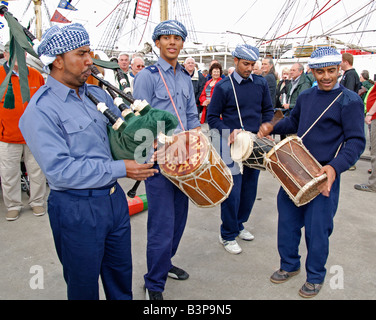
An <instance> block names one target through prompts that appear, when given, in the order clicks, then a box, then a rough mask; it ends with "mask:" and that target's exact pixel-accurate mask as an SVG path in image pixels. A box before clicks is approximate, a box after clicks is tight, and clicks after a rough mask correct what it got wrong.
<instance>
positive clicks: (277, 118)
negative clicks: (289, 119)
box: [270, 109, 284, 127]
mask: <svg viewBox="0 0 376 320" xmlns="http://www.w3.org/2000/svg"><path fill="white" fill-rule="evenodd" d="M275 110H276V112H275V113H274V117H273V119H272V121H271V122H270V123H271V125H272V126H273V127H274V126H275V125H276V124H277V123H278V122H279V121H281V120H282V119H283V118H284V115H283V112H282V110H281V109H275Z"/></svg>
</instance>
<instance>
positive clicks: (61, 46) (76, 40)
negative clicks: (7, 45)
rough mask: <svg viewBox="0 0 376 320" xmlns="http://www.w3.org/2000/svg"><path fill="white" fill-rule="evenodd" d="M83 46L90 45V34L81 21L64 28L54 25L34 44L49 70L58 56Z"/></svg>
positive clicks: (46, 69) (46, 68)
mask: <svg viewBox="0 0 376 320" xmlns="http://www.w3.org/2000/svg"><path fill="white" fill-rule="evenodd" d="M83 46H90V39H89V34H88V33H87V31H86V30H85V28H84V27H83V25H81V24H80V23H72V24H70V25H66V26H64V27H62V28H60V27H58V26H53V27H51V28H49V29H48V30H47V31H46V32H45V33H44V34H43V36H42V40H41V42H40V43H39V44H36V45H35V46H34V50H35V52H36V53H37V54H38V56H39V58H40V60H41V61H42V62H43V64H44V65H45V67H44V68H43V69H44V70H45V71H46V72H49V67H48V66H49V65H50V64H51V63H52V62H54V61H55V59H56V56H57V55H59V54H63V53H65V52H69V51H72V50H75V49H77V48H80V47H83Z"/></svg>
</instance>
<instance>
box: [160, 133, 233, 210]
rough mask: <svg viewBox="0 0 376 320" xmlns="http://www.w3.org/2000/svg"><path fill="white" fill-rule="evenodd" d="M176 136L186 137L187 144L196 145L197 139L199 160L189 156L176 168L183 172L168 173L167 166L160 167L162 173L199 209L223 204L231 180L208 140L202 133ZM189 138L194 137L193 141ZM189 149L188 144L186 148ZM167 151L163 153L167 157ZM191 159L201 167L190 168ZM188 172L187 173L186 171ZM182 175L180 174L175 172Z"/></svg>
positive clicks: (168, 165)
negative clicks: (199, 146)
mask: <svg viewBox="0 0 376 320" xmlns="http://www.w3.org/2000/svg"><path fill="white" fill-rule="evenodd" d="M178 135H185V136H186V138H187V139H188V140H189V141H190V142H189V144H191V143H192V142H193V143H196V142H197V140H196V139H197V137H198V138H199V141H200V143H202V145H203V148H202V149H200V150H199V151H198V152H200V153H201V155H200V156H197V155H192V154H189V152H188V153H187V154H188V158H187V159H186V161H185V163H183V164H179V165H178V166H181V167H183V168H184V170H179V169H176V170H175V172H173V171H171V170H170V167H171V165H170V164H169V163H164V164H160V165H159V166H160V170H161V173H162V174H163V175H164V176H165V177H166V178H167V179H169V180H170V181H171V182H172V183H173V184H175V185H176V186H177V187H178V188H179V189H180V190H181V191H182V192H184V193H185V194H186V195H187V196H188V198H189V199H190V200H191V201H192V202H193V203H194V204H195V205H197V206H198V207H204V208H209V207H214V206H217V205H218V204H220V203H222V202H223V201H224V200H226V199H227V198H228V196H229V194H230V192H231V190H232V187H233V178H232V175H231V171H230V169H229V168H228V167H227V166H226V164H225V163H224V161H223V160H222V159H221V157H220V156H219V155H218V153H217V152H216V150H215V149H214V148H213V147H212V145H211V144H210V143H209V140H208V138H207V137H206V136H205V135H204V134H203V133H201V132H197V131H185V132H181V133H179V134H178ZM192 136H193V137H195V139H193V140H194V141H192ZM187 145H188V144H187ZM168 152H169V151H168V149H167V150H166V153H168ZM192 157H193V158H194V161H195V162H196V161H197V159H200V163H199V164H198V165H196V166H193V165H190V163H189V162H190V159H191V158H192ZM189 166H190V167H191V169H189V170H186V168H187V167H189ZM179 171H180V172H184V174H179V173H178V172H179Z"/></svg>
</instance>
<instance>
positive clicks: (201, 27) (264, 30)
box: [0, 0, 376, 46]
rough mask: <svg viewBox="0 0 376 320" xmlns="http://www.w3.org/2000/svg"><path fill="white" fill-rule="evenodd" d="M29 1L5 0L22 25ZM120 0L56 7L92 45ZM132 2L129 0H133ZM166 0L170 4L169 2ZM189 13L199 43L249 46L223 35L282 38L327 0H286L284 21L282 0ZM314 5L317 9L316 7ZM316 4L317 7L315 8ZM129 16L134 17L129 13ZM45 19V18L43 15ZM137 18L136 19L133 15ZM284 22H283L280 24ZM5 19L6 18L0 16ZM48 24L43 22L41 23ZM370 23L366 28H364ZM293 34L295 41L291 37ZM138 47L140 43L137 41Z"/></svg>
mask: <svg viewBox="0 0 376 320" xmlns="http://www.w3.org/2000/svg"><path fill="white" fill-rule="evenodd" d="M337 1H338V0H332V1H330V3H329V4H328V6H327V7H326V8H329V7H330V6H332V5H333V4H335V3H336V2H337ZM29 2H30V0H17V1H10V2H9V11H10V12H11V13H12V14H13V15H14V16H15V17H16V18H18V19H22V21H21V23H22V24H23V25H25V26H26V25H27V24H28V21H29V19H30V18H31V17H32V16H33V10H32V8H33V4H32V5H31V7H30V9H29V10H28V11H27V12H26V13H25V10H26V7H27V4H28V3H29ZM118 2H119V1H118V0H72V5H74V6H75V7H76V8H77V9H78V11H76V12H72V11H68V10H64V9H59V11H60V12H61V13H62V14H63V15H64V16H66V17H67V18H68V19H69V20H73V21H74V22H81V23H82V24H84V25H85V27H86V28H87V29H88V31H89V33H90V36H91V38H92V43H97V42H98V41H99V39H100V35H101V34H102V33H103V30H104V28H105V27H106V26H107V22H108V21H109V19H106V20H105V21H104V22H103V23H102V24H101V25H100V26H98V24H99V23H100V22H101V21H102V20H103V19H105V18H106V16H107V15H108V14H109V13H110V12H111V10H112V9H114V8H115V6H116V4H117V3H118ZM132 2H133V1H132ZM178 2H179V1H178ZM370 2H373V4H372V5H373V7H368V12H369V11H371V10H374V9H376V5H375V3H374V2H375V1H370V0H357V1H353V0H342V1H340V2H339V3H338V4H337V5H335V6H334V7H333V8H332V9H330V10H329V11H328V12H327V13H324V14H323V15H322V16H321V17H320V18H318V19H316V20H315V21H313V22H312V23H311V24H310V25H309V26H307V27H306V28H304V29H303V30H302V31H301V32H300V33H299V34H298V33H297V32H293V33H290V34H289V35H288V36H287V37H289V39H286V41H287V42H293V41H295V42H299V41H303V40H302V38H303V37H305V36H307V35H311V34H314V35H318V34H321V33H322V32H324V31H327V30H330V29H333V30H335V29H336V26H338V25H339V23H340V22H342V21H343V20H344V18H346V17H350V18H349V20H347V23H349V22H351V21H354V20H356V19H358V18H360V17H361V16H362V15H364V14H365V13H366V12H367V11H365V10H363V11H360V12H359V13H358V14H357V15H354V16H352V14H353V13H354V12H355V11H356V10H358V9H361V8H362V7H363V6H365V5H366V4H369V3H370ZM58 3H59V0H47V1H46V4H47V6H48V8H49V11H50V14H51V15H52V14H53V12H54V10H55V9H56V8H57V5H58ZM170 3H174V1H173V0H170ZM187 3H188V4H189V7H190V11H191V14H192V20H193V23H194V28H195V31H196V35H197V38H198V40H199V42H202V43H206V44H207V43H216V44H219V43H226V42H229V41H230V40H232V41H231V42H232V43H236V42H237V43H242V42H244V41H246V42H247V43H250V44H255V41H256V40H254V39H253V38H248V37H243V38H242V37H240V36H239V35H233V34H232V33H226V31H231V32H239V33H242V34H245V35H249V36H253V37H260V38H261V37H266V38H268V39H270V38H273V37H277V36H281V35H283V34H284V33H286V32H288V31H289V30H292V29H294V28H295V27H297V26H300V25H302V24H303V23H305V22H307V21H309V20H310V19H311V18H312V16H313V14H314V13H317V12H319V10H320V9H321V8H322V7H323V6H324V5H325V4H327V3H328V0H317V1H312V0H300V1H292V0H290V1H288V3H290V4H293V5H292V6H291V7H290V8H289V9H288V10H289V12H288V14H286V16H287V18H286V19H278V20H277V19H276V18H277V16H280V15H281V14H282V8H285V9H286V6H285V3H287V2H285V1H283V0H267V1H265V0H234V1H229V0H205V1H204V0H189V1H187ZM158 5H159V1H158V0H154V1H153V5H152V13H153V14H152V16H151V17H150V20H149V23H148V25H147V27H146V28H145V34H144V38H143V39H142V40H143V41H142V43H143V42H145V41H151V39H150V33H151V32H152V30H153V29H154V26H155V24H156V23H157V22H158V19H159V7H158ZM315 5H316V7H315ZM317 5H318V6H317ZM130 18H132V17H130ZM44 19H45V20H46V18H44ZM136 20H137V19H136ZM282 20H283V23H282ZM1 21H4V20H1ZM137 21H138V23H136V22H135V21H134V20H132V19H130V20H129V21H127V29H128V30H131V29H134V28H135V26H136V25H137V24H138V33H137V32H133V33H132V35H133V36H134V38H135V39H133V40H136V38H137V41H136V42H138V41H139V40H141V34H142V33H143V32H144V24H143V22H142V21H140V20H137ZM372 21H374V22H375V19H373V20H371V21H368V20H367V21H365V20H362V19H360V20H359V21H358V22H357V23H354V24H352V25H351V26H348V27H346V29H340V30H339V31H337V32H336V33H337V34H338V33H341V32H342V33H343V32H347V33H348V34H351V33H352V32H358V31H362V30H364V29H368V30H371V29H376V23H372ZM44 23H46V21H44ZM367 23H368V25H367V26H365V25H366V24H367ZM345 24H346V22H342V25H341V26H344V25H345ZM5 32H6V31H5V30H4V29H3V30H2V31H1V34H0V36H1V37H2V38H7V34H6V33H5ZM130 35H131V31H128V32H127V33H125V34H124V35H123V36H122V39H121V40H122V45H123V46H124V45H127V41H128V43H129V41H132V40H129V36H130ZM336 37H337V38H340V39H343V40H345V41H351V42H352V43H354V44H361V45H370V41H369V40H368V39H369V38H370V37H372V43H373V42H374V41H373V39H375V34H374V32H372V33H367V34H363V37H361V33H353V34H352V35H351V36H349V35H346V37H344V36H343V35H338V36H336ZM291 38H294V39H291ZM141 46H142V44H141Z"/></svg>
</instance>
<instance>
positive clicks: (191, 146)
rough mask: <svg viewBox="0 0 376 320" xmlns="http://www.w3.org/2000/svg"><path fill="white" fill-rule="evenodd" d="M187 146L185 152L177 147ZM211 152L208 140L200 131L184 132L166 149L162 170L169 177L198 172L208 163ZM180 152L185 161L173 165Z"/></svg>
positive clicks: (176, 136) (175, 137) (161, 165)
mask: <svg viewBox="0 0 376 320" xmlns="http://www.w3.org/2000/svg"><path fill="white" fill-rule="evenodd" d="M178 142H179V145H180V146H181V145H185V148H184V150H177V146H178ZM209 151H210V145H209V143H208V140H207V138H206V137H205V136H204V134H202V133H201V132H198V131H184V132H181V133H178V134H177V135H175V136H174V142H173V143H172V144H171V145H169V146H167V147H166V153H165V159H164V163H159V166H160V168H161V170H163V171H164V173H165V174H166V175H167V176H170V177H181V176H186V175H189V174H191V173H193V172H196V171H197V170H198V169H199V168H200V167H201V166H202V165H203V164H204V163H205V161H206V159H207V155H208V153H209ZM177 152H179V153H180V154H181V155H182V156H183V157H184V161H183V162H182V163H179V164H175V163H173V161H172V159H174V158H175V155H176V153H177Z"/></svg>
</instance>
